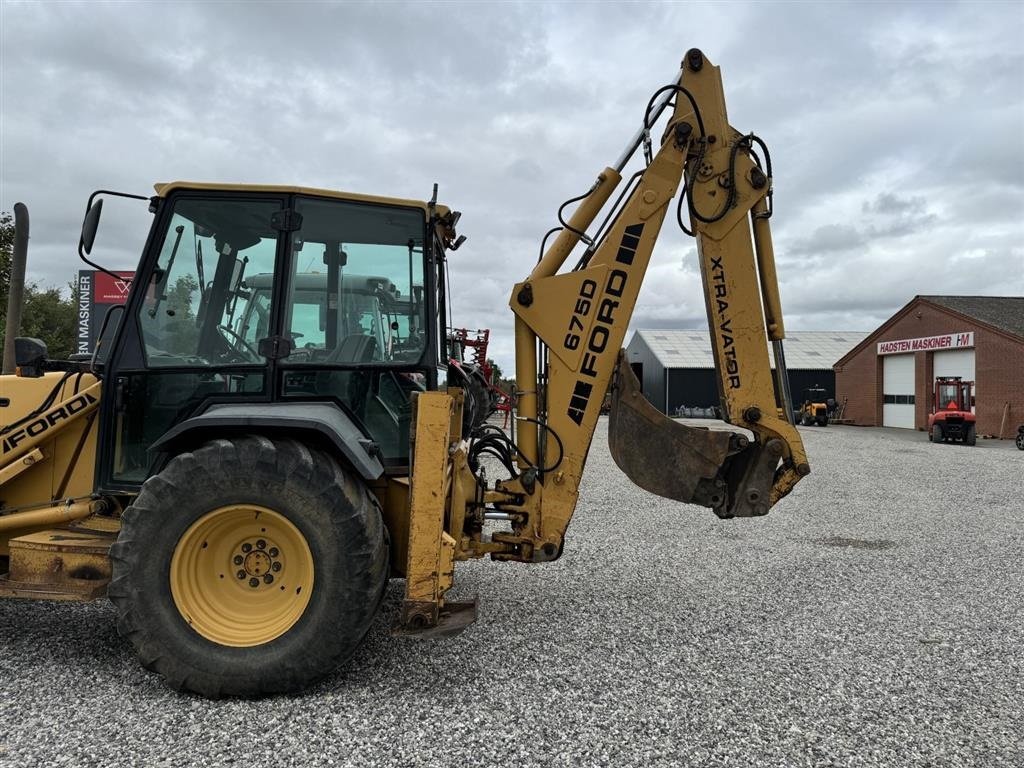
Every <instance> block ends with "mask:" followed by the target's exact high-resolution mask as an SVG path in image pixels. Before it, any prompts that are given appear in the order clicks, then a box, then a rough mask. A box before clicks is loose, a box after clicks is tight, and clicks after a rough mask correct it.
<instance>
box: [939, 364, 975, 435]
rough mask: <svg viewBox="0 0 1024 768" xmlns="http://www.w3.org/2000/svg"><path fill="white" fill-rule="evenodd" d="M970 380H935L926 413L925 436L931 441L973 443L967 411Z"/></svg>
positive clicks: (971, 388) (970, 415)
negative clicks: (928, 409)
mask: <svg viewBox="0 0 1024 768" xmlns="http://www.w3.org/2000/svg"><path fill="white" fill-rule="evenodd" d="M973 391H974V382H973V381H964V380H963V379H961V378H960V377H959V376H940V377H939V378H937V379H935V389H934V391H933V393H932V412H931V413H930V414H929V415H928V439H929V440H931V441H932V442H935V443H941V442H947V441H950V440H953V441H961V442H963V443H966V444H967V445H974V443H975V440H976V419H975V415H974V412H973V411H972V410H971V408H972V406H973V404H974V397H973Z"/></svg>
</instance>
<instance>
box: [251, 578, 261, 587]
mask: <svg viewBox="0 0 1024 768" xmlns="http://www.w3.org/2000/svg"><path fill="white" fill-rule="evenodd" d="M259 585H260V580H259V579H257V578H256V577H255V576H253V577H252V578H251V579H249V586H250V587H253V588H256V587H258V586H259Z"/></svg>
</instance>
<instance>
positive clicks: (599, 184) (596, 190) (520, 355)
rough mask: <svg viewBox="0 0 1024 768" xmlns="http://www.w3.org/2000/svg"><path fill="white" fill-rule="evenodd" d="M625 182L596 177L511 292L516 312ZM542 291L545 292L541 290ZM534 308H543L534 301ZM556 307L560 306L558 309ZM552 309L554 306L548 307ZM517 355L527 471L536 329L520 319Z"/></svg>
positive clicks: (534, 447) (533, 437)
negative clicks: (526, 294) (526, 288)
mask: <svg viewBox="0 0 1024 768" xmlns="http://www.w3.org/2000/svg"><path fill="white" fill-rule="evenodd" d="M621 181H622V176H620V175H619V173H618V171H616V170H615V169H613V168H605V169H604V170H603V171H602V172H601V173H600V174H599V175H598V177H597V181H595V182H594V186H593V187H592V188H591V190H590V192H589V194H588V195H587V197H585V198H584V199H583V200H582V201H581V202H580V204H579V205H578V206H577V208H576V210H575V211H573V215H572V216H571V217H570V218H569V226H568V227H566V228H563V229H562V231H561V232H559V233H558V237H556V238H555V242H553V243H552V244H551V246H550V247H549V248H548V250H547V253H545V254H544V256H543V257H542V258H541V260H540V262H539V263H538V264H537V266H536V267H534V269H533V271H532V272H531V273H530V278H529V279H528V280H527V281H526V282H525V283H521V284H517V285H516V286H515V289H514V290H513V291H512V299H511V300H510V302H509V304H510V306H511V307H512V309H513V310H516V309H517V308H520V307H522V306H523V304H522V303H521V302H520V300H519V297H520V295H521V294H520V291H521V290H522V288H523V287H524V286H525V285H528V284H529V285H530V288H531V290H534V291H535V290H536V289H537V288H538V286H537V285H535V284H532V283H533V282H534V281H538V280H540V279H542V278H548V277H551V276H552V275H554V274H555V273H556V272H557V271H558V270H559V268H560V267H561V266H562V264H564V263H565V259H566V258H567V257H568V256H569V254H570V253H571V252H572V249H573V247H574V246H575V245H576V244H577V243H578V242H579V241H580V236H579V234H577V233H578V232H584V231H586V229H587V227H589V226H590V225H591V224H592V223H593V221H594V219H595V218H596V217H597V214H598V213H600V212H601V208H602V207H603V206H604V205H605V203H607V202H608V200H609V199H610V198H611V196H612V193H613V192H614V191H615V188H616V187H617V186H618V185H619V183H620V182H621ZM542 290H543V289H542ZM534 303H535V304H537V305H538V306H540V304H539V303H538V302H537V301H536V300H535V301H534ZM556 306H557V305H556ZM547 308H548V309H551V308H552V307H551V306H547ZM515 339H516V342H515V351H516V390H517V391H516V394H517V401H516V411H517V413H518V415H519V416H520V417H522V419H521V420H520V421H518V422H517V425H518V429H519V431H518V433H517V434H516V444H517V445H518V446H519V451H520V453H522V458H521V459H517V461H518V462H519V464H520V469H526V467H525V466H523V464H536V463H537V456H538V450H539V446H538V443H537V425H536V424H534V423H532V422H530V421H527V419H536V418H537V329H536V328H533V327H531V325H530V324H529V323H527V322H522V321H520V319H519V318H518V317H517V318H516V323H515Z"/></svg>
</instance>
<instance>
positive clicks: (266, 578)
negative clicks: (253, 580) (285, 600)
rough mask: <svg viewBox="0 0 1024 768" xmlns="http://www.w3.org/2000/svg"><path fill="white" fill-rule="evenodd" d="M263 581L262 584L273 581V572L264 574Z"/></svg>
mask: <svg viewBox="0 0 1024 768" xmlns="http://www.w3.org/2000/svg"><path fill="white" fill-rule="evenodd" d="M263 583H264V584H273V583H274V574H272V573H267V574H264V576H263Z"/></svg>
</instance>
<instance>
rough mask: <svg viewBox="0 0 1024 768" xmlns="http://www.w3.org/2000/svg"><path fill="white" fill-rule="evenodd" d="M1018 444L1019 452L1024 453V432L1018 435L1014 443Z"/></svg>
mask: <svg viewBox="0 0 1024 768" xmlns="http://www.w3.org/2000/svg"><path fill="white" fill-rule="evenodd" d="M1014 442H1016V443H1017V448H1018V450H1021V451H1024V432H1018V433H1017V439H1016V440H1015V441H1014Z"/></svg>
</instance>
